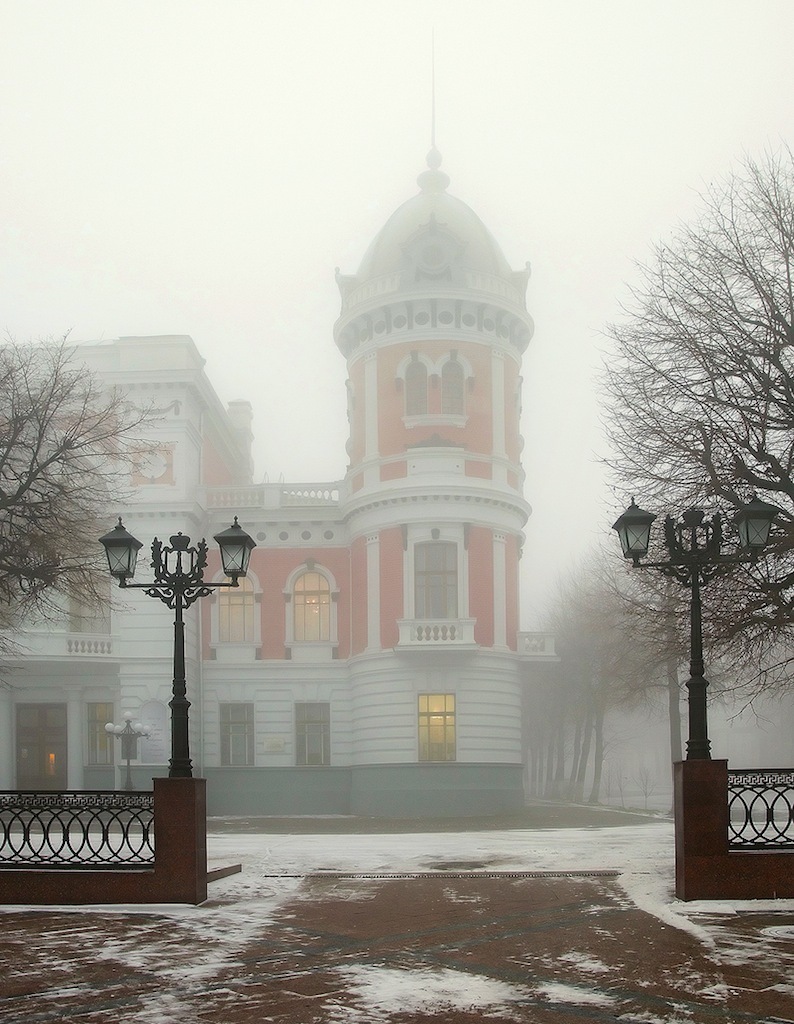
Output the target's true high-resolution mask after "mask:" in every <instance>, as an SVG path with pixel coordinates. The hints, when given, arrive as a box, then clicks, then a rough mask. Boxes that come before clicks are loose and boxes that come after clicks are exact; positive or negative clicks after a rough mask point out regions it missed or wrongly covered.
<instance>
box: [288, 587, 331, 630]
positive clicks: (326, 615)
mask: <svg viewBox="0 0 794 1024" xmlns="http://www.w3.org/2000/svg"><path fill="white" fill-rule="evenodd" d="M292 608H293V615H294V620H293V625H294V639H295V640H296V641H298V642H299V643H301V642H307V641H312V640H325V641H328V640H330V639H331V586H330V584H329V582H328V580H327V579H326V578H325V576H323V575H322V574H321V573H319V572H305V573H303V575H301V576H299V577H298V578H297V579H296V580H295V585H294V587H293V591H292Z"/></svg>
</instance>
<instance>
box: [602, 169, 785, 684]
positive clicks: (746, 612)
mask: <svg viewBox="0 0 794 1024" xmlns="http://www.w3.org/2000/svg"><path fill="white" fill-rule="evenodd" d="M702 202H703V210H702V214H701V216H700V218H699V219H698V220H697V221H695V222H694V223H693V224H691V225H689V226H683V227H682V228H680V230H679V231H678V232H677V233H676V234H675V235H674V237H673V238H672V240H671V241H670V242H669V243H661V244H659V245H657V246H656V248H655V250H654V254H653V257H652V259H651V260H650V261H649V262H648V263H647V264H646V265H641V266H639V268H638V272H639V284H638V285H637V286H636V288H635V289H634V290H633V300H632V301H631V303H630V305H629V306H628V307H627V308H626V309H625V310H624V313H625V315H624V317H623V319H622V320H621V321H620V322H619V323H616V324H613V325H611V327H610V328H609V334H610V336H611V338H612V339H613V341H614V343H615V350H614V352H612V353H610V355H609V358H608V360H607V366H606V369H605V376H604V390H605V393H606V398H607V412H606V417H607V430H608V438H609V443H610V445H611V456H610V461H611V466H612V469H613V471H614V476H615V480H616V482H617V485H618V487H619V488H620V489H621V490H622V492H623V496H624V497H626V498H627V497H628V496H629V495H631V494H636V496H637V500H638V501H639V502H640V503H641V504H643V505H644V506H645V507H650V508H651V510H652V511H656V510H659V511H662V510H665V511H667V510H670V511H673V512H680V511H682V510H683V509H685V508H686V507H689V506H693V505H701V504H703V505H706V506H707V507H710V508H713V507H717V508H720V509H722V511H723V512H724V513H728V514H729V515H730V513H731V512H732V511H733V510H735V509H736V508H738V507H739V506H740V505H741V504H742V503H743V502H746V501H747V500H748V499H749V497H750V496H751V494H752V493H753V492H755V493H757V494H758V495H759V497H762V498H763V499H764V500H766V501H769V502H771V503H773V504H776V505H778V506H779V507H780V508H781V510H782V514H781V516H780V518H779V525H778V526H777V528H776V531H775V536H774V541H773V551H772V555H771V557H770V558H768V559H762V560H760V561H759V562H758V563H757V564H756V565H752V566H743V567H741V568H739V569H737V570H736V571H735V572H733V573H731V575H730V577H723V578H722V579H720V580H715V581H714V582H713V583H712V584H711V585H710V587H709V596H708V600H707V601H706V605H705V608H704V610H705V612H706V613H707V614H708V615H709V621H708V629H707V634H708V635H709V636H711V637H713V638H715V639H716V640H718V641H720V642H721V643H722V644H723V645H728V646H727V647H726V646H723V650H728V649H731V647H730V645H733V646H732V653H733V654H734V655H736V654H738V653H741V654H742V655H748V654H749V655H750V656H752V657H753V658H755V659H756V660H757V666H756V667H757V668H764V667H765V668H766V669H767V670H768V667H769V664H770V662H771V661H774V654H775V651H777V650H779V649H780V648H781V646H783V647H788V646H790V641H791V639H792V626H793V625H794V378H793V377H792V372H793V371H794V155H792V153H791V151H790V150H788V149H786V150H784V151H782V152H781V153H779V154H774V155H772V154H770V155H768V156H766V157H765V158H764V159H763V160H761V161H755V160H752V159H749V158H747V159H745V160H744V162H743V163H742V165H741V166H740V168H739V170H738V171H737V172H736V173H734V174H732V175H731V176H729V177H728V178H727V179H726V180H724V181H722V182H720V183H718V184H715V185H714V186H712V187H711V188H710V189H709V190H708V191H707V192H706V194H705V195H704V196H703V197H702ZM789 664H790V663H789V657H788V655H787V654H785V655H784V656H783V657H782V658H781V659H780V667H781V668H782V669H784V670H785V669H787V668H788V667H789ZM766 679H767V680H768V679H769V673H768V671H767V672H766Z"/></svg>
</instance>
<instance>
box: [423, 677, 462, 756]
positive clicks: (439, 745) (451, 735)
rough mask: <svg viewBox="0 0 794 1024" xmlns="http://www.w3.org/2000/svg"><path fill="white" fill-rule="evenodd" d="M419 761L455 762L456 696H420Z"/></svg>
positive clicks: (426, 694) (440, 694)
mask: <svg viewBox="0 0 794 1024" xmlns="http://www.w3.org/2000/svg"><path fill="white" fill-rule="evenodd" d="M419 760H420V761H454V760H455V694H454V693H421V694H420V695H419Z"/></svg>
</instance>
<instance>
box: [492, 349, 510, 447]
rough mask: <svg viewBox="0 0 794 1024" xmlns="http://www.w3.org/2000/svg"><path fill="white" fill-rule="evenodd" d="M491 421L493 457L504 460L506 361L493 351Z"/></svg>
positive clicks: (497, 352) (500, 354)
mask: <svg viewBox="0 0 794 1024" xmlns="http://www.w3.org/2000/svg"><path fill="white" fill-rule="evenodd" d="M491 421H492V424H493V455H494V456H496V457H497V458H499V457H502V458H504V457H505V456H506V455H507V450H506V448H505V360H504V356H503V355H502V353H501V352H499V351H497V350H496V349H491Z"/></svg>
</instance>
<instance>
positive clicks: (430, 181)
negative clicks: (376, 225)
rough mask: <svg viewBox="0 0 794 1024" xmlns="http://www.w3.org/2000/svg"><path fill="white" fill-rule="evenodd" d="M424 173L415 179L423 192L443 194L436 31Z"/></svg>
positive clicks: (445, 180) (432, 43)
mask: <svg viewBox="0 0 794 1024" xmlns="http://www.w3.org/2000/svg"><path fill="white" fill-rule="evenodd" d="M427 167H428V169H427V170H426V171H422V173H421V174H420V175H419V177H418V178H417V179H416V181H417V183H418V185H419V187H420V188H421V190H422V191H423V192H445V191H446V188H447V185H449V175H448V174H445V173H444V172H443V171H441V170H439V168H440V167H441V154H440V153H439V151H438V149H436V30H435V26H434V27H433V28H432V29H431V34H430V151H429V153H428V154H427Z"/></svg>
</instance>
